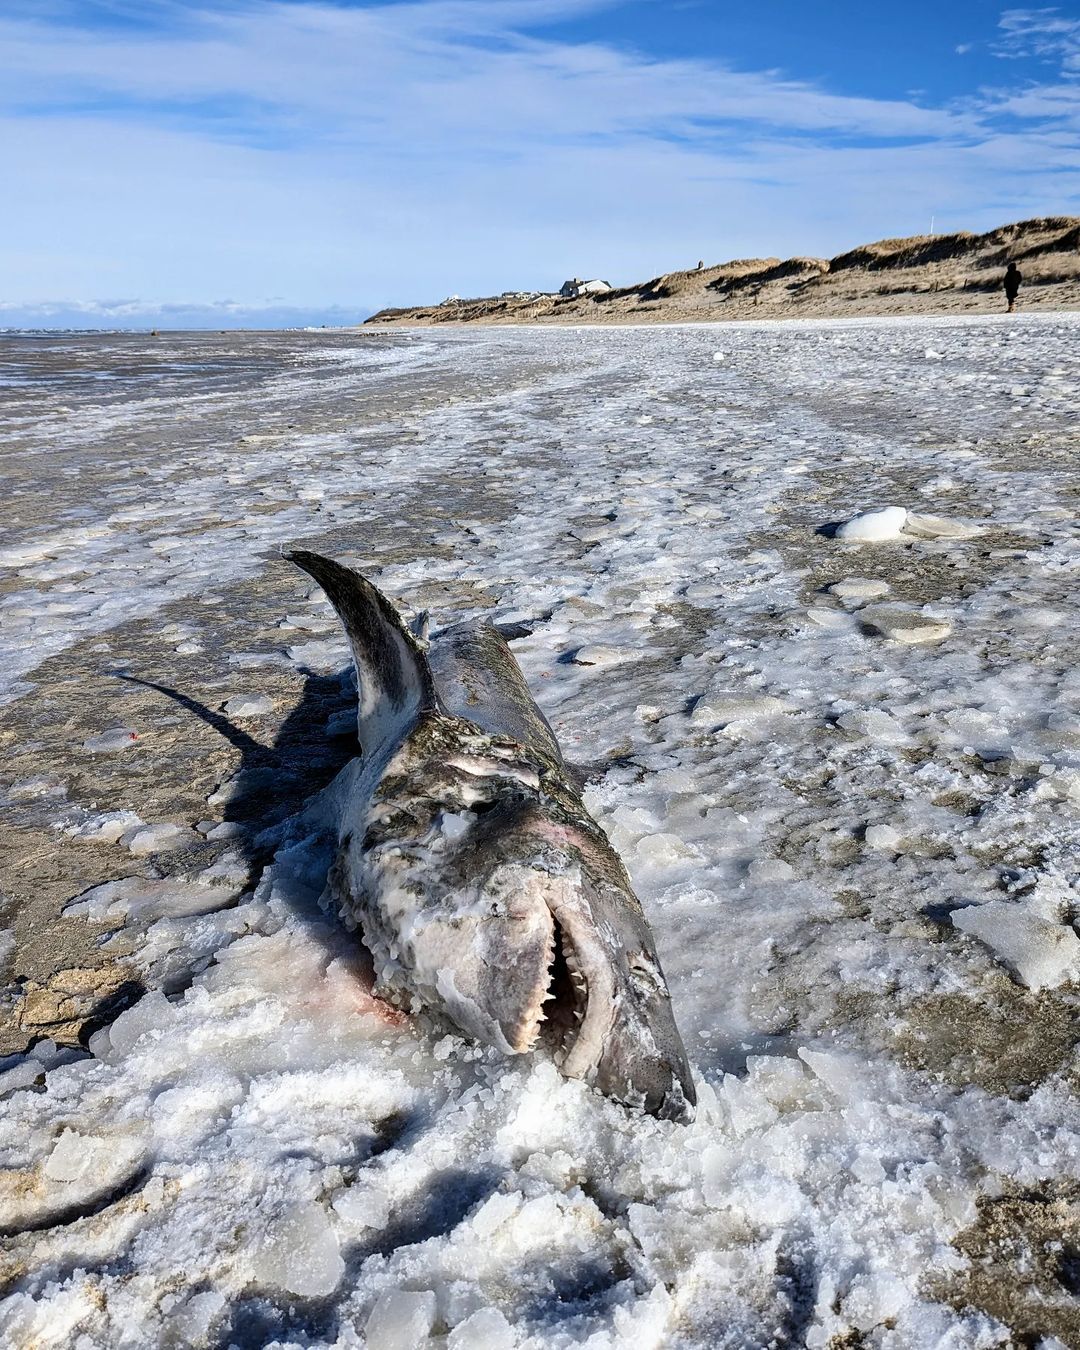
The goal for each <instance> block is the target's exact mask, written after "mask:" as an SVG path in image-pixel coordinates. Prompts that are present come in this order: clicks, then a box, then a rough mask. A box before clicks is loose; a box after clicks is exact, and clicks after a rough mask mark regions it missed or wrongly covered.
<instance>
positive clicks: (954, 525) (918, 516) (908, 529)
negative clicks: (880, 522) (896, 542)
mask: <svg viewBox="0 0 1080 1350" xmlns="http://www.w3.org/2000/svg"><path fill="white" fill-rule="evenodd" d="M904 533H905V534H914V535H917V536H918V537H919V538H920V539H971V538H973V537H974V536H975V535H977V534H979V533H981V531H980V530H979V529H978V527H977V526H975V525H965V524H963V522H962V521H959V520H946V518H945V517H944V516H930V515H927V514H926V513H925V512H922V511H909V512H908V518H907V521H906V523H905V525H904Z"/></svg>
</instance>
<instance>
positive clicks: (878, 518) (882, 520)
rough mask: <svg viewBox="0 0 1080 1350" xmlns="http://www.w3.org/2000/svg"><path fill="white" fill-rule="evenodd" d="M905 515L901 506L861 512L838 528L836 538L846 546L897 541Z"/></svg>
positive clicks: (905, 512) (905, 518)
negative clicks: (889, 540)
mask: <svg viewBox="0 0 1080 1350" xmlns="http://www.w3.org/2000/svg"><path fill="white" fill-rule="evenodd" d="M907 515H908V513H907V511H906V509H905V508H904V507H902V506H882V507H878V508H876V509H875V510H873V511H862V512H860V514H859V515H857V516H852V517H851V519H850V520H847V521H845V522H844V523H843V525H841V526H839V527H838V528H837V531H836V537H837V539H842V540H843V541H844V542H845V543H847V544H876V543H881V542H883V541H884V540H888V539H899V538H900V537H901V534H902V531H903V528H904V524H905V522H906V520H907Z"/></svg>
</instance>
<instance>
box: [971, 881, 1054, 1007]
mask: <svg viewBox="0 0 1080 1350" xmlns="http://www.w3.org/2000/svg"><path fill="white" fill-rule="evenodd" d="M949 917H950V918H951V919H952V924H953V927H954V928H958V929H959V930H960V931H961V932H962V933H969V934H970V935H971V936H972V937H975V938H978V939H979V941H980V942H983V943H985V944H986V946H987V947H989V948H990V950H991V951H992V952H993V953H994V955H995V956H996V957H998V958H999V959H1000V960H1001V961H1003V962H1004V963H1005V964H1006V965H1007V966H1009V967H1010V968H1011V969H1012V971H1013V973H1014V974H1015V975H1016V978H1017V979H1018V980H1019V981H1020V983H1021V984H1024V985H1026V986H1027V987H1028V989H1031V990H1033V991H1034V992H1036V993H1037V992H1038V991H1039V990H1040V989H1053V988H1054V987H1056V986H1057V985H1059V984H1063V983H1064V982H1065V981H1066V980H1070V979H1075V978H1077V977H1078V976H1080V938H1078V937H1077V936H1076V934H1075V932H1073V930H1072V929H1071V928H1070V927H1068V926H1067V925H1065V924H1057V923H1051V922H1050V921H1049V920H1047V919H1044V918H1040V917H1039V915H1037V914H1033V913H1032V912H1031V911H1030V910H1029V909H1028V908H1027V907H1026V906H1024V905H1019V904H1016V903H1014V902H1010V901H1008V900H990V901H988V902H987V903H986V904H984V905H970V906H968V907H967V908H965V909H954V910H953V912H952V914H951V915H950V916H949Z"/></svg>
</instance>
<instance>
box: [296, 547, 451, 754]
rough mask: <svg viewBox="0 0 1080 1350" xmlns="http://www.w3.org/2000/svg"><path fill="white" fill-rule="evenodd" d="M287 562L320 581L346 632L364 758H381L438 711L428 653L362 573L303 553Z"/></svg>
mask: <svg viewBox="0 0 1080 1350" xmlns="http://www.w3.org/2000/svg"><path fill="white" fill-rule="evenodd" d="M284 556H285V558H286V559H287V560H288V561H289V562H293V563H295V564H296V565H297V567H300V568H302V569H303V570H304V571H305V572H307V574H308V575H309V576H311V577H314V578H315V580H316V581H317V582H318V583H319V585H320V586H321V587H322V588H323V590H324V591H325V592H326V595H327V598H328V599H329V601H330V603H331V604H332V605H333V606H334V608H335V609H336V610H337V614H338V618H339V619H340V620H341V622H342V624H343V625H344V627H345V632H346V633H347V634H348V638H349V645H350V646H351V647H352V654H353V661H354V662H355V664H356V679H357V687H358V701H357V715H356V729H357V734H358V736H359V738H360V747H361V749H362V750H363V752H364V755H365V756H371V755H376V754H378V753H379V751H380V750H381V749H382V748H383V747H384V746H386V745H388V744H391V743H394V742H396V741H399V740H401V738H402V737H403V736H404V735H406V734H407V732H408V731H409V729H410V728H411V727H412V725H413V724H414V723H415V722H416V720H417V718H418V717H419V716H420V715H421V714H422V713H425V712H430V711H434V710H435V709H437V708H438V706H439V703H438V698H437V697H436V694H435V683H434V680H433V679H432V675H431V670H430V668H429V667H428V663H427V657H426V656H425V655H424V651H423V648H422V647H421V645H420V643H419V642H418V641H417V639H416V638H415V637H414V636H413V635H412V633H410V632H409V630H408V628H407V627H406V625H405V623H404V621H403V620H402V618H401V615H400V614H399V613H398V612H397V610H396V609H395V608H394V606H393V605H392V604H391V603H390V601H389V600H387V598H386V596H385V595H383V593H382V592H381V591H380V590H378V589H377V588H376V587H375V586H373V585H372V584H371V582H370V581H368V580H367V579H366V578H365V577H362V576H361V575H360V573H359V572H354V571H353V570H352V568H350V567H344V566H342V564H341V563H336V562H334V561H333V560H332V559H330V558H324V557H322V556H321V555H320V554H318V553H308V552H307V551H306V550H303V549H300V550H298V551H296V552H293V553H286V554H285V555H284Z"/></svg>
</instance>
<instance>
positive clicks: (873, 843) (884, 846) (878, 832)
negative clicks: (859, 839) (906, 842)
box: [866, 825, 904, 853]
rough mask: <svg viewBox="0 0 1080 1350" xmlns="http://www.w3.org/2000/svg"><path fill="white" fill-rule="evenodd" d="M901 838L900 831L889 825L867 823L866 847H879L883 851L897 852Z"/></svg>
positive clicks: (902, 837)
mask: <svg viewBox="0 0 1080 1350" xmlns="http://www.w3.org/2000/svg"><path fill="white" fill-rule="evenodd" d="M903 839H904V836H903V835H902V834H901V833H900V831H899V830H894V829H893V827H892V826H891V825H869V826H867V829H866V844H867V847H868V848H876V849H880V851H881V852H883V853H896V852H898V851H899V848H900V845H901V843H902V842H903Z"/></svg>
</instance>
